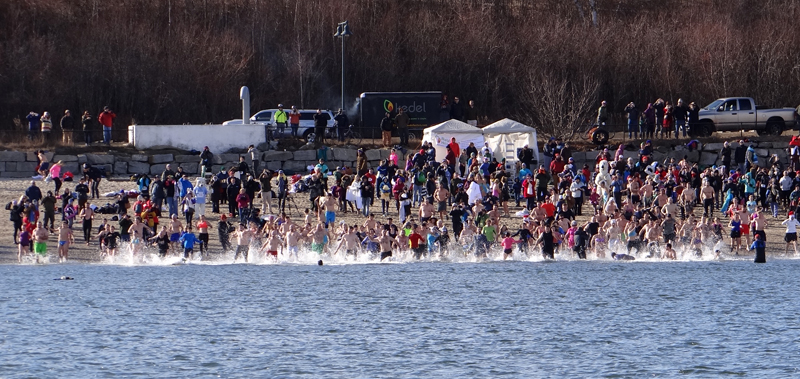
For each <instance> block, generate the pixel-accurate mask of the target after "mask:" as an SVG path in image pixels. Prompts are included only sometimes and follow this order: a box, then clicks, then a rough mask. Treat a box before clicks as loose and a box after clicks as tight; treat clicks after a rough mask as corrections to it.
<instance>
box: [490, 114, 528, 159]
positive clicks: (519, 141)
mask: <svg viewBox="0 0 800 379" xmlns="http://www.w3.org/2000/svg"><path fill="white" fill-rule="evenodd" d="M483 136H484V138H485V139H486V142H488V143H489V148H490V149H492V153H493V155H494V157H496V158H497V160H498V161H500V160H502V159H503V158H505V159H506V164H510V163H513V162H516V161H517V160H518V159H517V152H518V151H519V150H521V149H522V148H523V147H524V146H525V145H528V147H530V148H531V149H533V159H535V160H536V161H538V162H541V161H540V160H539V145H538V144H537V143H536V142H537V139H536V129H534V128H531V127H530V126H527V125H524V124H522V123H519V122H517V121H514V120H512V119H509V118H504V119H502V120H500V121H497V122H495V123H492V124H489V125H486V126H485V127H484V128H483Z"/></svg>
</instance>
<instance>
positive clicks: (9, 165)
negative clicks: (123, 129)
mask: <svg viewBox="0 0 800 379" xmlns="http://www.w3.org/2000/svg"><path fill="white" fill-rule="evenodd" d="M754 144H755V145H757V147H756V154H757V155H758V156H759V164H761V165H762V166H764V165H766V163H767V160H768V159H769V156H771V155H772V154H776V155H778V157H780V158H781V160H782V161H783V162H786V155H787V152H786V148H787V147H788V142H762V143H754ZM737 146H738V143H732V144H731V148H733V149H735V148H736V147H737ZM721 148H722V143H709V144H705V145H703V146H701V148H700V149H696V150H691V151H690V150H689V149H687V148H686V146H684V145H678V146H674V147H671V146H667V145H665V144H663V145H659V144H656V148H655V152H654V153H653V158H655V159H657V160H659V161H663V160H664V159H666V158H670V157H671V158H675V160H680V159H683V157H684V156H686V157H688V159H689V161H691V162H698V163H699V164H700V165H701V166H704V167H705V166H710V165H714V164H719V163H720V162H719V161H717V155H718V153H719V150H720V149H721ZM612 153H613V151H612ZM45 154H46V156H47V157H48V158H50V161H52V162H58V161H63V163H64V169H63V171H64V172H66V171H70V172H72V173H77V172H79V171H80V166H81V165H82V164H84V163H89V164H91V165H93V166H100V167H104V168H105V171H106V173H107V174H108V175H110V176H117V177H127V176H131V175H135V174H151V175H155V174H160V173H161V172H162V171H164V167H165V166H166V164H171V165H172V168H173V169H177V168H178V167H183V170H184V171H186V172H187V173H189V174H193V175H194V174H198V173H200V168H201V167H200V157H199V156H198V155H189V154H147V153H144V152H142V153H138V154H125V153H108V154H78V155H59V154H53V153H45ZM597 154H598V151H585V152H584V151H576V152H574V153H572V157H573V158H574V159H575V163H576V164H577V165H579V166H583V165H584V164H588V165H589V167H590V168H592V169H594V161H595V158H596V157H597ZM240 155H241V156H244V157H245V159H246V160H247V162H248V164H250V163H251V162H250V157H249V154H215V155H214V167H213V171H214V172H218V171H219V169H220V168H221V167H222V166H225V167H230V166H233V165H235V164H238V162H239V156H240ZM365 155H366V156H367V159H368V162H369V164H370V167H376V166H378V164H379V162H380V160H381V159H388V158H389V150H387V149H374V150H367V151H365ZM637 155H638V151H628V150H626V151H625V157H626V158H627V157H633V158H634V159H636V157H637ZM542 157H543V158H544V155H542ZM400 160H401V162H400V163H401V164H402V163H403V161H404V157H403V156H402V155H401V156H400ZM317 161H318V160H317V151H316V150H298V151H293V152H292V151H274V150H273V151H266V152H264V153H263V160H262V162H261V166H260V167H262V168H267V169H270V170H285V171H287V172H306V168H307V167H308V166H310V165H315V164H316V163H317ZM355 161H356V150H355V149H345V148H335V149H328V161H327V165H328V167H330V168H331V169H334V168H335V167H336V166H345V165H346V166H351V167H353V166H355V163H356V162H355ZM542 163H543V164H546V163H548V162H542ZM35 169H36V154H35V153H33V152H24V151H0V178H29V177H31V176H33V175H34V171H35Z"/></svg>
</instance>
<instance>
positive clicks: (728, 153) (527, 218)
mask: <svg viewBox="0 0 800 379" xmlns="http://www.w3.org/2000/svg"><path fill="white" fill-rule="evenodd" d="M693 143H696V141H695V142H693ZM690 147H692V146H690ZM695 147H696V146H695ZM625 148H626V146H624V145H620V146H619V148H618V149H617V150H616V151H611V150H609V149H608V148H604V149H602V150H600V151H599V153H598V155H597V157H596V159H595V164H594V169H593V170H592V169H590V167H589V165H588V164H587V165H583V166H582V167H579V166H578V165H576V164H575V161H574V159H573V157H572V156H571V154H572V152H571V148H570V147H569V145H568V144H567V143H564V142H562V141H559V140H556V139H551V140H550V141H549V142H548V143H546V144H545V148H544V150H545V151H547V152H548V156H552V159H549V158H548V160H551V161H550V162H549V164H539V165H538V167H537V162H536V161H535V160H534V152H533V150H532V149H531V148H530V147H528V146H525V147H524V148H523V149H521V150H520V151H519V154H518V157H517V158H518V159H517V160H516V161H515V162H514V163H513V164H512V163H510V162H506V161H505V159H501V160H500V161H497V159H496V157H495V156H493V152H492V151H491V149H490V148H489V147H488V145H485V146H481V147H478V146H475V145H474V144H472V143H470V144H469V146H466V147H463V148H462V147H461V146H459V144H458V142H457V141H456V139H455V138H453V139H452V140H451V141H450V143H449V144H448V145H447V146H446V149H445V150H446V155H445V156H444V157H439V158H443V159H438V160H437V157H436V150H435V148H434V146H433V145H432V144H431V143H427V142H425V143H422V144H421V146H420V148H419V150H415V151H404V149H403V147H402V146H396V147H394V148H392V149H391V151H390V155H389V158H388V159H385V160H382V161H381V162H380V164H379V165H378V166H377V167H369V164H368V162H367V159H366V156H365V154H364V152H363V151H361V150H359V151H358V153H357V160H356V166H355V167H347V166H339V167H328V165H327V161H326V160H325V159H324V158H321V159H319V162H318V163H317V164H316V165H315V166H313V167H309V171H308V172H307V173H289V174H290V175H287V173H284V172H283V171H281V170H278V171H272V170H268V169H264V168H261V167H259V165H260V162H259V161H260V160H259V157H260V152H259V151H258V150H257V149H256V148H255V147H254V146H252V145H251V146H250V147H249V149H248V154H247V155H243V156H241V157H240V159H239V162H238V164H236V165H233V166H231V167H225V166H221V167H220V168H219V170H218V171H216V172H214V170H213V169H214V167H213V165H212V163H211V162H212V161H213V154H212V153H211V152H210V151H209V150H208V148H205V149H204V150H203V152H201V153H200V156H199V159H200V165H201V167H202V171H201V174H200V175H199V176H198V177H196V178H193V177H192V176H191V175H189V174H187V173H185V172H183V170H182V168H181V167H177V168H176V169H173V167H171V165H169V164H167V165H165V167H164V170H163V172H162V173H161V174H160V175H152V176H151V175H138V176H136V177H134V178H132V180H134V181H135V183H136V186H137V189H136V190H131V191H121V192H119V193H107V194H100V193H99V183H100V181H101V180H102V178H103V175H104V173H103V172H102V171H101V170H100V169H99V168H97V167H92V166H91V165H88V164H87V165H84V166H83V172H82V173H81V175H80V177H79V179H78V183H77V185H76V186H75V187H74V190H71V189H70V188H63V191H62V186H63V182H62V181H69V180H71V179H72V178H71V177H70V178H69V179H67V178H66V177H65V176H64V175H63V174H62V173H61V172H60V169H59V168H58V167H60V166H61V164H62V163H61V162H56V163H53V164H51V163H50V162H47V161H46V157H45V156H44V154H40V156H41V157H42V158H41V160H42V161H41V162H40V164H39V167H38V169H37V170H38V172H37V174H39V175H38V176H37V177H36V178H37V179H38V178H41V180H43V181H44V182H45V183H51V182H52V183H53V185H54V190H53V191H51V190H48V191H46V193H43V190H42V189H40V187H39V185H37V181H38V180H34V181H33V182H32V183H31V185H30V187H29V188H27V189H26V191H25V193H24V194H23V195H22V196H21V197H20V199H19V200H17V201H14V202H12V203H10V204H8V205H7V209H8V210H10V212H11V221H12V222H13V223H14V241H15V243H17V244H18V246H19V259H20V260H21V259H22V257H23V256H24V255H25V254H27V252H28V251H30V252H33V253H34V255H35V256H36V257H37V259H38V257H39V256H40V255H43V254H46V243H47V241H48V239H49V236H50V233H55V234H57V236H58V237H57V238H58V254H59V258H60V259H61V260H65V259H67V258H68V254H69V246H70V244H71V243H73V242H74V240H75V238H74V236H73V234H72V227H73V225H74V222H75V221H78V222H79V223H80V224H81V228H82V231H83V241H84V243H86V244H87V245H88V244H93V243H95V241H97V242H96V243H97V245H98V246H99V248H100V251H101V254H102V255H107V256H114V255H116V254H118V252H119V250H120V249H122V250H123V251H125V252H129V253H131V254H133V255H134V256H143V255H144V252H146V251H148V250H149V249H152V250H153V251H157V252H158V255H159V256H162V257H166V256H169V255H176V256H177V255H180V256H182V257H183V258H184V259H193V258H194V252H195V249H197V250H199V253H200V256H201V257H202V258H203V259H206V258H208V257H209V254H210V253H211V252H210V251H209V247H208V246H209V241H210V238H211V237H210V235H212V234H213V233H212V231H213V230H214V229H216V231H217V233H216V234H217V238H218V241H219V243H220V245H221V247H222V250H223V251H225V252H233V253H234V261H237V260H239V257H242V258H243V259H244V260H245V261H247V260H248V259H249V256H250V255H251V252H253V253H256V254H263V256H265V257H266V258H268V259H273V260H277V259H278V254H279V253H281V254H284V255H285V256H286V257H287V259H292V258H294V259H297V253H298V251H300V250H301V249H303V248H304V247H305V248H307V249H309V250H310V251H313V252H316V253H318V254H339V253H340V252H341V253H342V254H344V255H345V257H349V256H353V258H356V257H357V256H358V255H359V254H369V255H372V256H374V257H375V259H380V260H384V259H386V258H389V257H393V256H394V257H396V256H397V255H398V254H400V255H402V256H404V257H408V258H412V257H413V258H416V259H421V258H423V257H427V256H430V257H445V258H446V257H451V256H453V254H467V255H472V254H474V255H476V256H478V257H486V256H488V255H490V254H495V252H497V254H499V251H500V250H502V257H503V259H508V258H510V257H512V256H513V255H514V254H524V255H526V256H528V255H530V254H534V253H541V254H542V256H543V258H544V259H554V258H555V254H568V255H571V256H574V257H577V258H579V259H586V258H587V257H588V256H592V257H594V258H598V259H603V258H610V259H615V260H634V259H637V258H642V257H649V258H654V259H677V258H679V257H684V258H685V257H689V256H695V255H697V256H700V255H703V254H708V253H710V252H713V254H714V255H715V256H719V255H720V254H721V253H723V252H724V253H731V254H734V255H736V254H740V253H742V252H743V250H754V251H755V252H756V259H757V260H758V261H763V260H764V259H765V255H764V254H765V247H766V245H765V243H766V240H767V234H766V229H765V228H766V227H767V225H768V224H770V223H772V222H776V221H771V220H775V219H778V221H780V222H781V224H783V225H784V226H785V228H786V233H785V235H784V236H783V239H784V241H785V242H786V252H787V253H788V252H789V251H790V250H789V249H790V248H793V252H794V253H796V249H797V246H796V240H797V226H798V225H800V223H798V221H797V220H796V219H795V216H794V215H795V213H796V212H797V211H800V175H797V172H798V170H800V149H798V147H797V146H791V148H790V149H789V150H790V151H789V159H788V160H787V162H782V161H781V160H780V159H772V160H770V162H769V164H767V165H763V166H759V162H758V159H759V158H758V155H757V154H756V152H755V149H754V146H753V145H748V144H747V143H745V141H739V143H738V146H737V147H735V148H734V147H732V146H731V145H730V144H729V143H727V142H726V143H725V144H724V146H723V148H722V149H721V150H720V152H719V159H718V162H719V165H714V166H709V167H700V165H699V164H698V163H697V162H690V161H689V160H688V158H687V157H684V158H683V159H672V158H670V159H666V160H664V161H656V160H655V159H653V147H652V144H651V142H650V141H649V140H648V141H646V142H643V143H642V144H641V146H640V149H639V151H638V155H637V156H636V157H633V156H631V155H632V154H628V156H629V158H625V156H626V155H625ZM248 158H249V159H248ZM773 158H777V157H773ZM541 163H545V162H541ZM59 178H60V180H59ZM101 195H102V196H103V197H101ZM304 196H308V203H304V201H303V200H302V199H301V197H304ZM103 198H105V199H113V200H110V201H111V202H107V203H106V204H105V205H101V204H102V203H103V202H104V201H103ZM298 202H299V203H301V204H308V206H307V207H303V206H301V207H298V205H297V203H298ZM209 203H210V204H209ZM378 203H380V207H378ZM512 204H513V205H512ZM226 206H227V207H226ZM512 206H513V207H518V208H516V209H519V208H521V210H520V211H517V212H512V210H511V207H512ZM208 207H210V208H211V209H210V211H211V213H213V214H219V221H218V222H217V225H216V228H214V227H213V226H212V223H211V221H210V220H209V218H207V217H206V211H207V210H208V209H207V208H208ZM292 207H294V210H295V212H296V213H297V214H298V218H297V219H293V218H292V217H291V216H290V214H292ZM301 208H303V210H302V211H301ZM516 209H515V210H516ZM40 212H41V214H40ZM347 213H352V214H354V215H357V216H358V217H363V222H362V221H358V222H356V223H352V222H351V223H350V224H348V223H347V222H345V221H343V220H341V215H343V214H347ZM57 214H60V216H61V223H60V224H59V227H58V228H55V226H56V223H55V221H56V220H55V219H56V215H57ZM378 216H379V217H380V218H378ZM101 217H103V222H102V223H101V224H100V225H99V226H94V225H93V220H95V219H98V218H101ZM163 217H166V218H167V221H166V222H162V221H160V220H161V218H163ZM578 218H582V219H584V221H583V222H578ZM352 219H353V218H352V217H351V218H350V220H352ZM114 223H116V225H115V224H114ZM234 244H235V245H234Z"/></svg>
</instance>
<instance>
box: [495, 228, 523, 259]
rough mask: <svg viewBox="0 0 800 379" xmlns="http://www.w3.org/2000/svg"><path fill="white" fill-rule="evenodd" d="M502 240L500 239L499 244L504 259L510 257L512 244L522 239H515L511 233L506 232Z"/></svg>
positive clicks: (512, 249) (512, 250) (512, 248)
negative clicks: (501, 247)
mask: <svg viewBox="0 0 800 379" xmlns="http://www.w3.org/2000/svg"><path fill="white" fill-rule="evenodd" d="M504 237H505V238H503V240H502V241H500V245H501V246H503V260H506V259H508V258H510V257H511V254H512V253H513V252H514V244H515V243H520V242H522V240H515V239H514V237H511V233H509V232H506V234H505V235H504Z"/></svg>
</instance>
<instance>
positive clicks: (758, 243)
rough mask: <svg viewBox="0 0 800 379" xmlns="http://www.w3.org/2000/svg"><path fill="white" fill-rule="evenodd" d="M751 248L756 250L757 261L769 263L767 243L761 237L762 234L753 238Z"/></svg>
mask: <svg viewBox="0 0 800 379" xmlns="http://www.w3.org/2000/svg"><path fill="white" fill-rule="evenodd" d="M750 250H755V252H756V258H755V260H754V262H755V263H767V251H766V250H767V243H766V242H765V241H764V240H763V239H761V235H760V234H756V236H755V238H753V243H752V244H751V245H750Z"/></svg>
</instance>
